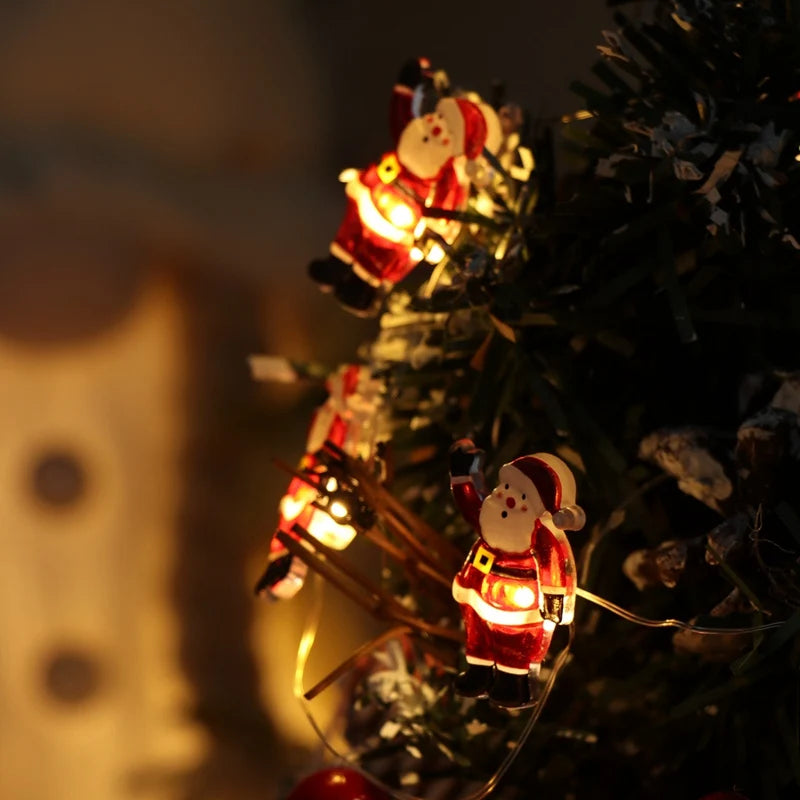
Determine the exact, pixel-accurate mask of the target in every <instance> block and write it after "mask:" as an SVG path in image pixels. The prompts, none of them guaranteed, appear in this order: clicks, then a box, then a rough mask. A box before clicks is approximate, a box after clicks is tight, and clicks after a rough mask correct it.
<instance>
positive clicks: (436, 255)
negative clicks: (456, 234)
mask: <svg viewBox="0 0 800 800" xmlns="http://www.w3.org/2000/svg"><path fill="white" fill-rule="evenodd" d="M443 258H444V250H442V248H441V246H440V245H438V244H436V243H434V244H433V245H431V249H430V252H429V253H428V258H427V261H428V263H429V264H438V263H439V262H440V261H441V260H442V259H443Z"/></svg>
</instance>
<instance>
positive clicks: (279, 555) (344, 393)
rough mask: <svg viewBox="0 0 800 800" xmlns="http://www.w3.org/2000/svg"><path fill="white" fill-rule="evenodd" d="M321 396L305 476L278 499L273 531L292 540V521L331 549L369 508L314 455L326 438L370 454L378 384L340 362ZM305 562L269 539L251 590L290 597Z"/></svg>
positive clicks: (364, 520)
mask: <svg viewBox="0 0 800 800" xmlns="http://www.w3.org/2000/svg"><path fill="white" fill-rule="evenodd" d="M325 385H326V387H327V389H328V398H327V400H326V401H325V402H324V403H323V404H322V405H321V406H320V407H319V408H317V410H316V411H315V412H314V414H313V416H312V419H311V424H310V426H309V430H308V436H307V439H306V453H305V455H304V456H303V457H302V459H301V460H300V470H299V471H300V472H302V473H303V475H304V477H305V480H303V479H301V478H300V477H293V478H292V480H291V481H290V483H289V488H288V489H287V491H286V494H285V495H284V496H283V498H282V499H281V502H280V518H279V520H278V528H277V531H278V532H283V533H285V534H288V535H289V536H291V537H292V538H294V539H297V540H298V541H299V539H298V536H297V534H296V533H295V532H294V531H293V527H294V525H295V524H298V525H300V526H301V527H303V528H305V529H306V530H307V531H308V532H309V533H310V534H311V536H313V537H314V538H315V539H316V540H317V541H319V542H321V543H322V544H324V545H326V546H328V547H331V548H333V549H334V550H344V549H346V548H347V547H348V545H349V544H350V543H351V542H352V541H353V539H354V538H355V536H356V528H357V527H358V526H359V525H361V526H363V527H369V525H371V524H372V518H371V510H370V509H368V508H366V507H364V506H363V504H362V503H361V501H360V499H359V498H358V497H357V496H355V494H354V493H352V492H350V491H349V490H348V487H347V486H346V485H345V484H344V482H342V481H340V480H339V478H337V476H335V475H332V474H331V473H330V471H329V470H328V469H327V468H326V466H325V464H324V463H323V462H322V461H321V460H320V457H319V454H320V451H321V450H322V448H323V445H324V444H325V442H326V441H330V442H332V443H333V444H335V445H336V446H338V447H340V448H341V449H342V450H344V451H345V452H346V453H347V454H348V455H351V456H354V457H357V458H361V459H362V460H364V461H367V462H369V461H371V460H373V459H374V456H375V452H376V449H377V448H378V445H379V443H380V442H381V441H383V440H384V439H385V437H386V431H385V430H384V429H383V416H382V414H381V405H382V385H381V382H380V381H378V380H376V379H375V378H373V377H372V373H371V371H370V369H369V368H368V367H365V366H360V365H358V364H344V365H342V366H340V367H339V368H338V369H337V370H336V371H335V372H333V373H332V374H330V375H329V376H328V379H327V381H326V384H325ZM307 572H308V567H307V566H306V564H305V563H304V562H303V561H302V560H301V559H299V558H297V557H296V556H293V555H292V554H291V553H289V552H288V550H287V549H286V547H285V546H284V545H283V543H282V542H281V541H280V539H279V538H278V536H277V532H276V534H275V535H273V537H272V539H271V541H270V556H269V563H268V564H267V568H266V570H265V571H264V574H263V575H262V576H261V578H260V580H259V581H258V583H257V584H256V588H255V591H256V593H257V594H259V595H265V596H268V597H271V598H273V599H281V600H286V599H289V598H291V597H294V595H295V594H297V592H298V591H299V590H300V589H301V588H302V586H303V583H304V581H305V577H306V574H307Z"/></svg>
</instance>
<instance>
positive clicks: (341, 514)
mask: <svg viewBox="0 0 800 800" xmlns="http://www.w3.org/2000/svg"><path fill="white" fill-rule="evenodd" d="M328 513H329V514H330V515H331V516H332V517H333V518H334V519H336V520H339V519H344V518H345V517H347V515H348V514H349V513H350V509H348V508H347V506H346V505H345V504H344V503H343V502H342V501H341V500H334V501H333V502H332V503H331V504H330V506H329V508H328Z"/></svg>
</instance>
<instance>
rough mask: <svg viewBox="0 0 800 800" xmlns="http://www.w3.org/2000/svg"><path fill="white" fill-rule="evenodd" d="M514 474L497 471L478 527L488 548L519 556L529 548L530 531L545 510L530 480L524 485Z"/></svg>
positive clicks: (503, 468)
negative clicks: (494, 484)
mask: <svg viewBox="0 0 800 800" xmlns="http://www.w3.org/2000/svg"><path fill="white" fill-rule="evenodd" d="M515 473H518V470H515V469H513V468H511V469H508V468H507V467H505V466H504V467H501V468H500V483H499V484H498V485H497V487H496V488H495V490H494V491H493V492H492V493H491V494H490V495H489V496H488V497H487V498H486V499H485V500H484V501H483V505H482V506H481V513H480V525H481V536H482V537H483V538H484V540H485V541H486V543H487V544H489V545H490V546H491V547H496V548H499V549H500V550H505V551H507V552H509V553H522V552H525V551H526V550H529V549H530V547H531V537H532V535H533V528H534V526H535V524H536V520H537V519H538V518H539V517H540V516H541V515H542V514H543V513H544V511H545V508H544V504H543V503H542V498H541V497H540V496H539V492H537V491H536V489H535V488H534V487H533V486H532V485H531V483H530V481H527V482H526V484H527V485H524V484H523V483H522V482H521V481H520V480H519V478H518V474H516V475H515Z"/></svg>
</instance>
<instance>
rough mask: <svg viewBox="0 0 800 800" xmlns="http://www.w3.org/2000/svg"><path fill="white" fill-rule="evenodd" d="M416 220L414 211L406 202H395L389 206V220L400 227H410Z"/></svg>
mask: <svg viewBox="0 0 800 800" xmlns="http://www.w3.org/2000/svg"><path fill="white" fill-rule="evenodd" d="M416 221H417V220H416V218H415V216H414V212H413V211H412V210H411V209H410V208H409V207H408V206H407V205H406V204H405V203H394V204H393V205H392V206H391V208H389V222H391V223H392V225H396V226H397V227H398V228H410V227H411V226H412V225H414V224H415V223H416Z"/></svg>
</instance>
